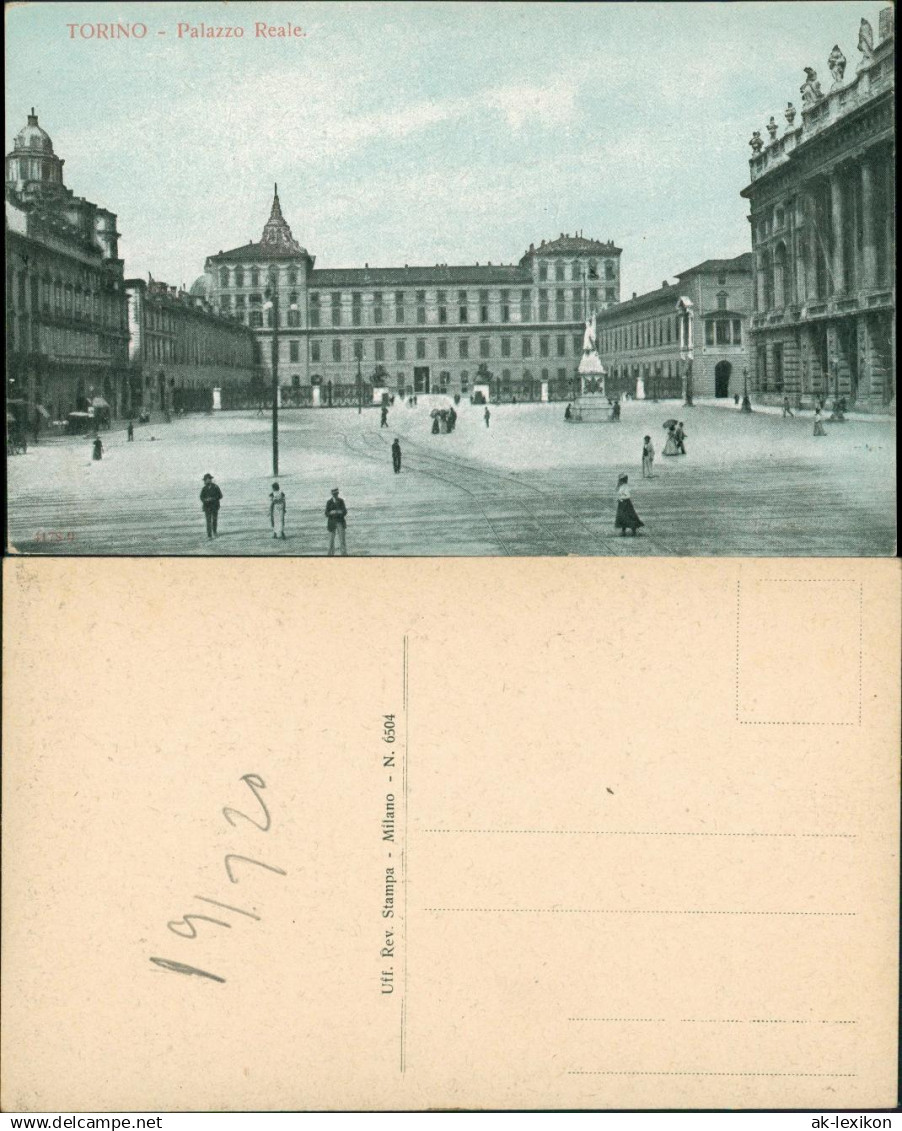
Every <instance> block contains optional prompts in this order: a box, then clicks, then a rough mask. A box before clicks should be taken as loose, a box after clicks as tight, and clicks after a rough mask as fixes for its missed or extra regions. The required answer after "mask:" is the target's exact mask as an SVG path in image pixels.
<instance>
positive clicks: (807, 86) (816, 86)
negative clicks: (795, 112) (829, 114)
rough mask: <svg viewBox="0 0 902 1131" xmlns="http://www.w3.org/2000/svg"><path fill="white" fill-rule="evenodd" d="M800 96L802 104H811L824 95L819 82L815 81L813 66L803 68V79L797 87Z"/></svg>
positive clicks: (815, 74) (815, 73)
mask: <svg viewBox="0 0 902 1131" xmlns="http://www.w3.org/2000/svg"><path fill="white" fill-rule="evenodd" d="M799 93H800V94H801V96H802V105H803V106H811V105H812V104H813V103H815V102H818V101H819V100H820V99H821V98H823V97H824V92H823V91H822V90H821V84H820V83H819V82H818V81H817V71H816V70H815V69H814V68H813V67H806V68H805V81H804V83H803V84H802V85H801V86H800V87H799Z"/></svg>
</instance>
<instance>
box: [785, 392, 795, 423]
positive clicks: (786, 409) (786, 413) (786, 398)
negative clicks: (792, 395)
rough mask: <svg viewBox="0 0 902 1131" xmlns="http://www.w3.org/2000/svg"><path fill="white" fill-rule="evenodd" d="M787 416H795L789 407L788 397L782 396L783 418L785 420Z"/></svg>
mask: <svg viewBox="0 0 902 1131" xmlns="http://www.w3.org/2000/svg"><path fill="white" fill-rule="evenodd" d="M787 416H795V413H794V412H793V411H792V409H791V408H790V407H789V397H784V398H783V419H784V420H785V419H786V417H787Z"/></svg>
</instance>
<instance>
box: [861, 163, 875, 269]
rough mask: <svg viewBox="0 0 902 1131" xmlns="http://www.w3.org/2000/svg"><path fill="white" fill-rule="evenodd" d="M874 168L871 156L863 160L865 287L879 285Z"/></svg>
mask: <svg viewBox="0 0 902 1131" xmlns="http://www.w3.org/2000/svg"><path fill="white" fill-rule="evenodd" d="M874 221H875V217H874V169H873V166H872V165H871V159H870V156H869V155H868V156H865V157H864V158H862V162H861V222H862V248H861V252H862V256H861V275H862V279H861V282H862V285H863V286H864V287H868V288H869V287H874V286H876V285H877V239H876V233H875V225H874Z"/></svg>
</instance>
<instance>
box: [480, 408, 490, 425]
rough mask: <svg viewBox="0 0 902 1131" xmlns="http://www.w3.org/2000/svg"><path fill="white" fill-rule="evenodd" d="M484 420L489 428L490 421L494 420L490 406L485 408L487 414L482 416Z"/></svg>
mask: <svg viewBox="0 0 902 1131" xmlns="http://www.w3.org/2000/svg"><path fill="white" fill-rule="evenodd" d="M482 419H483V420H484V421H485V426H486V428H488V426H489V421H490V420H491V419H492V414H491V413H490V412H489V406H488V405H486V406H485V412H484V413H483V414H482Z"/></svg>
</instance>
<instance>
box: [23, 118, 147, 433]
mask: <svg viewBox="0 0 902 1131" xmlns="http://www.w3.org/2000/svg"><path fill="white" fill-rule="evenodd" d="M118 241H119V233H118V232H117V231H116V216H115V213H113V212H110V211H109V210H108V209H106V208H100V207H99V206H98V205H96V204H92V203H91V202H90V201H88V200H85V199H84V198H83V197H77V196H75V195H74V193H73V192H72V190H71V189H68V188H66V186H65V184H64V183H63V160H62V158H60V157H58V156H57V155H56V154H55V153H54V151H53V142H52V141H51V139H50V137H49V135H48V134H47V133H46V132H45V131H44V130H43V129H42V128H41V126H40V125H39V124H38V116H37V114H35V112H34V109H32V112H31V113H30V114H29V115H28V121H27V123H26V124H25V126H24V127H23V128H22V129H21V130H20V131H19V133H18V134H17V135H16V137H15V139H14V142H13V148H12V151H11V152H10V153H8V154H7V155H6V343H7V344H6V349H7V374H8V386H7V387H8V389H9V394H10V399H11V400H14V401H16V402H17V405H16V413H17V414H18V415H23V416H25V417H27V422H28V423H29V424H30V423H31V422H32V418H33V415H34V413H35V412H37V411H39V410H38V406H41V408H43V409H44V410H45V411H46V412H47V413H49V414H50V415H51V416H52V417H53V418H54V419H57V420H60V419H65V416H66V414H67V413H69V412H73V411H77V410H81V409H84V408H86V407H87V406H88V404H89V402H90V401H92V400H96V399H97V398H103V399H104V400H105V401H106V402H107V403H108V404H109V405H110V407H111V410H112V412H113V413H114V414H115V413H118V412H119V411H125V409H126V408H127V406H128V397H129V391H128V384H127V381H126V373H127V361H128V330H127V327H126V312H125V287H124V283H123V269H122V260H121V259H120V258H119V251H118Z"/></svg>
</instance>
